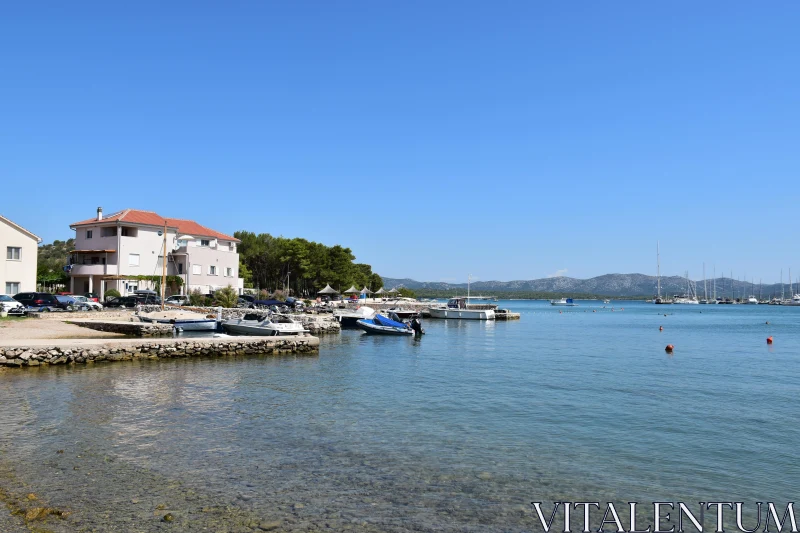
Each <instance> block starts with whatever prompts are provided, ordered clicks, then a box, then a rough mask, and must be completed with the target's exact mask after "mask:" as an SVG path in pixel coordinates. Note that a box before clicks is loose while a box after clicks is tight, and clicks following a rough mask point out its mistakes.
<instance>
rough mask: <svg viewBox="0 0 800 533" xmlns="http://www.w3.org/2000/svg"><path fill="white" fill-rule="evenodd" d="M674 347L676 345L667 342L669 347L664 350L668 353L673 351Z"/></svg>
mask: <svg viewBox="0 0 800 533" xmlns="http://www.w3.org/2000/svg"><path fill="white" fill-rule="evenodd" d="M674 349H675V347H674V346H673V345H671V344H667V347H666V348H664V351H665V352H667V353H672V350H674Z"/></svg>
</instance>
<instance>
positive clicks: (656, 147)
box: [0, 1, 800, 282]
mask: <svg viewBox="0 0 800 533" xmlns="http://www.w3.org/2000/svg"><path fill="white" fill-rule="evenodd" d="M798 27H800V3H798V2H790V1H785V2H774V3H769V4H756V3H752V2H748V3H745V2H663V3H660V5H656V4H655V3H652V2H569V3H564V2H559V3H551V4H547V3H544V2H522V1H520V2H465V1H458V2H444V1H441V2H394V3H392V2H347V1H345V2H335V3H334V2H283V3H277V2H224V3H223V2H213V3H212V2H184V3H181V2H138V3H135V4H128V5H122V4H120V5H112V4H109V3H107V2H104V3H99V2H98V3H95V4H92V3H90V2H79V3H63V2H58V3H51V4H46V3H37V4H36V5H35V6H33V5H31V4H26V3H24V2H16V3H12V4H9V5H7V6H5V8H4V14H3V17H2V18H0V46H1V47H2V50H3V52H2V53H1V54H0V72H2V74H0V80H2V83H0V181H2V190H3V192H4V193H5V194H3V202H2V207H0V213H2V214H3V215H5V216H7V217H9V218H11V219H12V220H14V221H16V222H18V223H20V224H22V225H23V226H26V227H28V228H29V229H31V230H32V231H34V232H36V233H38V234H39V235H41V236H42V237H43V238H44V240H45V241H46V242H49V241H52V240H53V239H64V238H67V237H69V236H71V232H70V231H69V228H68V225H69V223H70V222H73V221H76V220H81V219H84V218H88V217H91V216H93V214H94V211H95V208H96V207H97V206H100V205H101V206H103V207H104V209H105V211H106V212H107V213H108V212H111V211H115V210H118V209H121V208H125V207H135V208H140V209H148V210H154V211H158V212H159V213H162V214H164V215H167V216H172V217H182V218H191V219H195V220H197V221H198V222H201V223H203V224H205V225H208V226H211V227H213V228H215V229H218V230H220V231H226V232H233V231H235V230H237V229H248V230H251V231H256V232H269V233H272V234H274V235H284V236H287V237H292V236H300V237H305V238H307V239H312V240H317V241H321V242H324V243H327V244H335V243H340V244H343V245H346V246H349V247H350V248H352V249H353V251H354V252H355V254H356V255H357V257H358V260H359V261H363V262H367V263H370V264H372V265H373V267H374V268H375V269H376V270H377V271H378V272H379V273H381V274H383V275H385V276H388V277H412V278H415V279H420V280H455V281H463V280H465V279H466V276H467V274H468V273H472V274H473V276H474V277H476V278H479V279H483V280H488V279H499V280H510V279H531V278H540V277H545V276H548V275H552V274H555V273H557V272H561V273H565V274H566V275H569V276H574V277H581V278H585V277H590V276H594V275H600V274H604V273H608V272H643V273H654V271H655V247H656V240H660V242H661V252H662V273H666V274H678V273H683V272H684V271H686V270H689V272H690V274H691V275H692V276H693V277H695V278H698V277H700V276H701V275H702V264H703V262H705V263H706V264H707V270H708V271H709V273H710V271H711V267H712V265H716V267H717V273H718V274H719V273H720V272H721V271H722V270H723V269H724V271H725V272H726V275H727V274H729V273H730V271H731V270H733V274H734V277H737V276H740V277H744V276H745V275H746V276H747V278H748V279H749V278H751V277H753V278H755V279H756V282H758V279H759V278H763V279H764V281H765V282H767V281H778V278H779V275H780V269H781V268H783V269H784V272H785V274H784V275H786V271H787V270H788V268H789V267H790V266H794V268H793V270H796V271H797V273H798V274H800V248H799V247H798V225H797V217H798V212H799V211H798V209H800V179H798V171H799V170H800V142H799V141H800V69H799V68H798V57H800V34H798V31H797V28H798Z"/></svg>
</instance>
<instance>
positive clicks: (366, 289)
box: [361, 287, 372, 294]
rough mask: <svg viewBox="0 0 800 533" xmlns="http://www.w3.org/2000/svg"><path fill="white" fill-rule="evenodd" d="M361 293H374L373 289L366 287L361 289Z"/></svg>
mask: <svg viewBox="0 0 800 533" xmlns="http://www.w3.org/2000/svg"><path fill="white" fill-rule="evenodd" d="M361 294H372V291H371V290H369V289H368V288H366V287H364V288H363V289H361Z"/></svg>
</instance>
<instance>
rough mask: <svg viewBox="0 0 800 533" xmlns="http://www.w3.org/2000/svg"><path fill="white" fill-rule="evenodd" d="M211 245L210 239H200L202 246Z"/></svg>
mask: <svg viewBox="0 0 800 533" xmlns="http://www.w3.org/2000/svg"><path fill="white" fill-rule="evenodd" d="M209 245H211V241H209V240H208V239H200V246H209Z"/></svg>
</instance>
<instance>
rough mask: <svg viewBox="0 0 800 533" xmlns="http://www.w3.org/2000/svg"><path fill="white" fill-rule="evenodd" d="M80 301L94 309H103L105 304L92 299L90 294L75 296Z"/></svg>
mask: <svg viewBox="0 0 800 533" xmlns="http://www.w3.org/2000/svg"><path fill="white" fill-rule="evenodd" d="M73 298H74V299H75V300H77V301H78V302H79V303H82V304H84V305H86V306H87V307H88V308H89V309H91V310H92V311H102V310H103V304H101V303H100V302H96V301H94V300H92V299H90V298H89V297H88V296H73Z"/></svg>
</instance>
